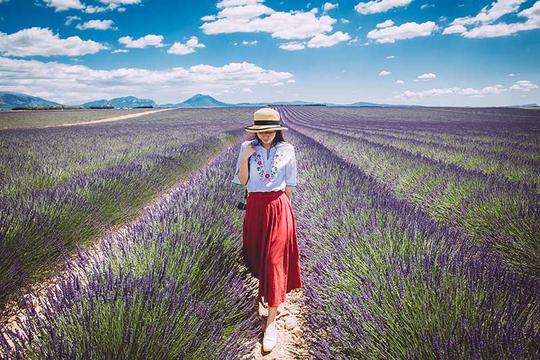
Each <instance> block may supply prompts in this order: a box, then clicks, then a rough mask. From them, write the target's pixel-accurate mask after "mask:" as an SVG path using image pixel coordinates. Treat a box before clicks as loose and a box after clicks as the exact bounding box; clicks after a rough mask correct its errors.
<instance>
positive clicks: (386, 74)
mask: <svg viewBox="0 0 540 360" xmlns="http://www.w3.org/2000/svg"><path fill="white" fill-rule="evenodd" d="M390 74H391V72H390V71H386V70H383V71H381V72H380V73H379V76H388V75H390Z"/></svg>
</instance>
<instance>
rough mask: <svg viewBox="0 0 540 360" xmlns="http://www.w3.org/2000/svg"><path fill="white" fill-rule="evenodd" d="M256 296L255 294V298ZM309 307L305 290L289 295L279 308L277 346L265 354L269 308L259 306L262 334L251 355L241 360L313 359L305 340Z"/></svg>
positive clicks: (298, 290) (244, 356) (243, 356)
mask: <svg viewBox="0 0 540 360" xmlns="http://www.w3.org/2000/svg"><path fill="white" fill-rule="evenodd" d="M255 297H256V294H254V298H255ZM306 311H307V306H306V305H305V303H304V291H303V289H294V290H292V291H291V292H290V293H287V295H286V300H285V302H284V303H282V304H280V305H279V307H278V313H277V316H276V324H277V329H278V338H277V344H276V346H275V347H274V349H272V351H270V352H265V353H263V351H262V341H263V337H264V329H265V327H266V318H267V316H268V308H267V307H263V306H262V305H259V308H258V312H259V316H260V323H261V332H260V335H259V338H258V341H257V343H256V345H255V347H254V348H253V350H252V351H251V352H250V353H249V354H244V355H242V356H241V357H240V359H245V360H247V359H257V360H258V359H265V360H266V359H268V360H270V359H276V360H291V359H311V358H312V356H311V355H310V354H309V350H308V347H307V344H306V341H305V340H304V329H305V326H304V325H305V318H304V314H305V313H306Z"/></svg>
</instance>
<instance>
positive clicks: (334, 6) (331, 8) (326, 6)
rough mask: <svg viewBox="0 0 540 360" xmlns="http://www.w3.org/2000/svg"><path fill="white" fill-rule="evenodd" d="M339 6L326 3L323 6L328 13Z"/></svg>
mask: <svg viewBox="0 0 540 360" xmlns="http://www.w3.org/2000/svg"><path fill="white" fill-rule="evenodd" d="M338 6H339V4H338V3H335V4H333V3H329V2H326V3H324V5H323V11H324V12H328V11H330V10H333V9H335V8H337V7H338Z"/></svg>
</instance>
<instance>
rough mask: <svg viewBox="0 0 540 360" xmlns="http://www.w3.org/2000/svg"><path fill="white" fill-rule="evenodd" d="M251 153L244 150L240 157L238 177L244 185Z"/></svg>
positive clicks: (246, 179)
mask: <svg viewBox="0 0 540 360" xmlns="http://www.w3.org/2000/svg"><path fill="white" fill-rule="evenodd" d="M250 156H251V155H246V152H244V153H243V154H242V156H241V157H240V168H239V170H238V179H239V180H240V182H241V183H242V185H246V184H247V181H248V176H249V174H248V159H249V157H250Z"/></svg>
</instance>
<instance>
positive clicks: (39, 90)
mask: <svg viewBox="0 0 540 360" xmlns="http://www.w3.org/2000/svg"><path fill="white" fill-rule="evenodd" d="M539 55H540V1H534V0H533V1H525V0H493V1H465V0H457V1H435V0H372V1H366V0H362V1H359V0H356V1H330V2H326V1H311V2H307V1H272V0H266V1H264V0H221V1H166V0H159V1H158V0H0V91H17V92H24V93H27V94H31V95H35V96H40V97H44V98H47V99H50V100H54V101H58V102H61V103H66V104H78V103H82V102H85V101H90V100H96V99H101V98H112V97H120V96H127V95H134V96H138V97H142V98H151V99H153V100H155V101H156V102H158V103H160V104H164V103H176V102H180V101H183V100H185V99H186V98H188V97H190V96H191V95H194V94H195V93H205V94H209V95H212V96H214V97H216V98H217V99H219V100H222V101H225V102H232V103H234V102H251V101H283V100H306V101H327V102H336V103H351V102H355V101H369V102H378V103H390V104H422V105H451V106H500V105H513V104H525V103H540V89H539V86H540V72H539V68H540V67H539V66H538V62H539V60H538V59H539V58H540V56H539Z"/></svg>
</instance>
